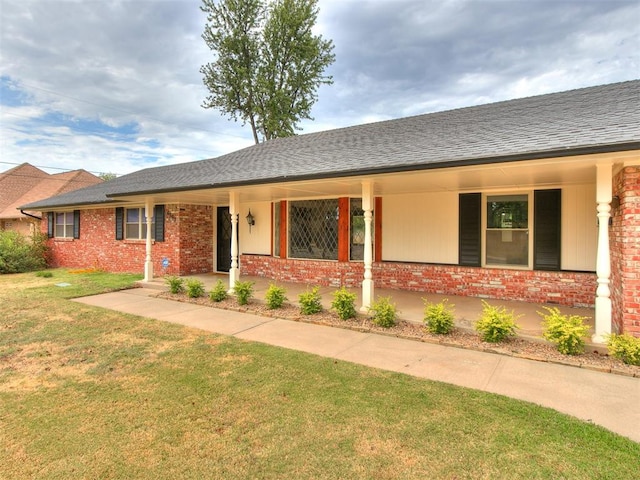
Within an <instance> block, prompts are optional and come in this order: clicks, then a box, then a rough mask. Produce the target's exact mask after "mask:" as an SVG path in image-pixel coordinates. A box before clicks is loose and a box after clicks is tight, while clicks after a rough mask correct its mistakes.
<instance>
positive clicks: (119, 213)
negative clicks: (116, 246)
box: [116, 207, 124, 240]
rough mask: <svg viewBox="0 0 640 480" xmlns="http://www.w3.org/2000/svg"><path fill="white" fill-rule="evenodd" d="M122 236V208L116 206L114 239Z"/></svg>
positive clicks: (120, 238)
mask: <svg viewBox="0 0 640 480" xmlns="http://www.w3.org/2000/svg"><path fill="white" fill-rule="evenodd" d="M123 238H124V208H122V207H117V208H116V240H122V239H123Z"/></svg>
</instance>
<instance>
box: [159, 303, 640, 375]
mask: <svg viewBox="0 0 640 480" xmlns="http://www.w3.org/2000/svg"><path fill="white" fill-rule="evenodd" d="M156 296H157V297H160V298H165V299H168V300H175V301H180V302H188V303H194V304H197V305H204V306H207V307H211V308H219V309H223V310H233V311H237V312H246V313H253V314H256V315H261V316H265V317H270V318H279V319H284V320H292V321H297V322H306V323H313V324H317V325H327V326H330V327H336V328H344V329H348V330H356V331H359V332H370V333H376V334H379V335H388V336H392V337H398V338H404V339H408V340H414V341H419V342H427V343H435V344H438V345H444V346H449V347H457V348H465V349H469V350H477V351H480V352H487V353H494V354H499V355H508V356H512V357H519V358H525V359H529V360H535V361H539V362H550V363H558V364H561V365H569V366H572V367H577V368H587V369H590V370H596V371H599V372H605V373H614V374H618V375H625V376H628V377H637V378H640V367H639V366H634V365H627V364H625V363H623V362H622V361H621V360H619V359H617V358H614V357H611V356H609V355H607V354H606V353H603V349H602V348H599V349H593V350H592V351H589V350H587V351H585V353H583V354H581V355H576V356H571V355H564V354H561V353H560V352H558V351H557V350H556V348H555V346H554V345H552V344H550V343H549V342H547V341H546V340H544V339H542V338H540V339H532V338H523V337H515V338H510V339H508V340H506V341H504V342H500V343H487V342H483V341H482V340H481V339H480V336H479V335H478V334H477V333H476V332H473V331H469V330H466V329H463V328H456V329H455V330H454V331H453V332H452V333H450V334H448V335H436V334H432V333H429V332H428V331H427V330H426V329H425V327H424V326H423V325H420V324H416V323H413V322H407V321H404V320H400V321H398V322H397V324H396V325H395V326H394V327H391V328H382V327H378V326H377V325H374V324H373V323H372V322H371V320H370V319H369V317H367V316H365V315H358V316H357V317H356V318H352V319H349V320H341V319H340V318H339V317H338V315H337V314H336V313H334V312H332V311H329V310H324V311H322V312H320V313H316V314H313V315H302V314H301V313H300V308H299V307H298V306H297V305H292V304H285V305H284V306H283V307H282V308H279V309H277V310H270V309H269V308H267V306H266V305H265V304H264V303H262V302H260V301H259V300H256V299H251V300H250V301H249V304H248V305H244V306H240V305H238V303H237V301H236V299H235V298H234V297H229V298H227V299H226V300H223V301H222V302H212V301H211V300H210V299H209V298H207V297H200V298H189V297H187V295H185V294H171V293H169V292H161V293H158V294H157V295H156ZM587 349H589V346H588V345H587Z"/></svg>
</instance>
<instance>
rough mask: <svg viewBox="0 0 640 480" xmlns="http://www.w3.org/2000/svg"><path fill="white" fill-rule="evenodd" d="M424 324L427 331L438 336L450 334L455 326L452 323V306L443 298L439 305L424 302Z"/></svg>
mask: <svg viewBox="0 0 640 480" xmlns="http://www.w3.org/2000/svg"><path fill="white" fill-rule="evenodd" d="M423 300H424V299H423ZM424 302H425V306H424V323H425V325H426V326H427V330H428V331H429V332H431V333H436V334H438V335H446V334H448V333H451V331H452V330H453V328H454V326H455V324H454V321H453V318H454V316H453V307H454V305H453V304H450V303H449V301H448V300H447V299H446V298H445V299H444V300H442V301H441V302H440V303H431V302H428V301H427V300H424Z"/></svg>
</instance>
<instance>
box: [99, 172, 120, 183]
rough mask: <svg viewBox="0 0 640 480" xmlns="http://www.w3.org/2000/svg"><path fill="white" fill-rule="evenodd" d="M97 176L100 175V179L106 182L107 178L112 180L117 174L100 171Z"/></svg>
mask: <svg viewBox="0 0 640 480" xmlns="http://www.w3.org/2000/svg"><path fill="white" fill-rule="evenodd" d="M98 177H100V178H101V179H102V180H104V181H105V182H107V181H109V180H113V179H114V178H116V177H117V175H116V174H115V173H111V172H102V173H101V174H100V175H98Z"/></svg>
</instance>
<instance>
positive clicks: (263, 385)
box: [0, 270, 640, 479]
mask: <svg viewBox="0 0 640 480" xmlns="http://www.w3.org/2000/svg"><path fill="white" fill-rule="evenodd" d="M53 274H54V276H53V277H51V278H41V277H36V275H35V274H33V273H29V274H19V275H4V276H0V305H1V309H2V310H1V314H0V315H1V318H2V320H1V322H0V465H1V467H0V472H1V474H0V477H2V478H6V479H25V478H38V479H54V478H59V479H75V478H91V479H93V478H101V479H112V478H122V479H132V478H136V479H138V478H143V479H144V478H148V479H165V478H166V479H178V478H179V479H189V478H193V479H266V478H273V479H276V478H278V479H280V478H286V479H298V478H307V479H323V478H327V479H329V478H331V479H350V478H353V479H366V478H371V479H374V478H375V479H392V478H393V479H396V478H401V479H413V478H415V479H428V478H447V479H463V478H474V479H475V478H491V479H494V478H509V479H511V478H526V479H531V478H553V479H556V478H576V479H584V478H611V479H627V478H629V479H630V478H634V477H635V476H636V475H637V466H638V458H640V444H637V443H634V442H632V441H630V440H627V439H624V438H622V437H620V436H617V435H615V434H613V433H610V432H608V431H606V430H604V429H602V428H599V427H597V426H594V425H591V424H588V423H584V422H580V421H578V420H575V419H572V418H570V417H567V416H565V415H562V414H559V413H556V412H554V411H552V410H549V409H546V408H541V407H537V406H534V405H531V404H527V403H524V402H520V401H516V400H511V399H507V398H504V397H500V396H497V395H492V394H487V393H482V392H477V391H473V390H468V389H463V388H458V387H454V386H449V385H444V384H440V383H436V382H430V381H425V380H420V379H415V378H412V377H409V376H405V375H401V374H394V373H388V372H383V371H380V370H376V369H371V368H366V367H361V366H358V365H353V364H349V363H345V362H341V361H335V360H332V359H326V358H321V357H317V356H314V355H308V354H304V353H298V352H293V351H289V350H284V349H281V348H276V347H271V346H266V345H261V344H255V343H249V342H242V341H239V340H236V339H233V338H228V337H224V336H220V335H214V334H209V333H205V332H202V331H199V330H195V329H188V328H184V327H181V326H177V325H173V324H167V323H162V322H158V321H153V320H146V319H142V318H139V317H134V316H130V315H124V314H121V313H116V312H111V311H108V310H103V309H100V308H95V307H90V306H86V305H82V304H78V303H75V302H70V301H69V300H68V298H70V297H73V296H79V295H85V294H93V293H99V292H102V291H105V289H106V290H108V289H116V288H122V287H123V286H126V285H129V284H131V282H133V281H134V280H136V279H138V278H139V277H133V276H123V275H108V274H102V273H76V274H73V273H68V272H66V271H64V270H53ZM59 283H70V284H71V285H70V286H67V287H58V286H55V285H56V284H59ZM461 368H462V367H461Z"/></svg>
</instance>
